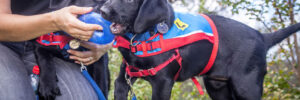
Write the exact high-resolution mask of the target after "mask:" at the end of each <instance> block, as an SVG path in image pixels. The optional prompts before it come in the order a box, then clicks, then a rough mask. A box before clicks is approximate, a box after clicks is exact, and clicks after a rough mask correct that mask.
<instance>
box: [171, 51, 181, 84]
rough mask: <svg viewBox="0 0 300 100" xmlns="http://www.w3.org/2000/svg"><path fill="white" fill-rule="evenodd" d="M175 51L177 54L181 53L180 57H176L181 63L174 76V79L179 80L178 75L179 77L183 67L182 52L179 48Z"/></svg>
mask: <svg viewBox="0 0 300 100" xmlns="http://www.w3.org/2000/svg"><path fill="white" fill-rule="evenodd" d="M175 51H176V53H177V55H179V57H178V58H177V59H176V61H177V62H178V64H179V70H178V71H177V73H176V74H175V76H174V78H173V79H174V80H177V79H178V77H179V73H180V71H181V69H182V57H181V56H180V53H179V50H178V49H176V50H175Z"/></svg>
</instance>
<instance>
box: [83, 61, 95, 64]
mask: <svg viewBox="0 0 300 100" xmlns="http://www.w3.org/2000/svg"><path fill="white" fill-rule="evenodd" d="M94 62H96V61H95V60H93V61H89V62H85V63H83V64H84V65H90V64H93V63H94Z"/></svg>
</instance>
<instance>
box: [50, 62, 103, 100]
mask: <svg viewBox="0 0 300 100" xmlns="http://www.w3.org/2000/svg"><path fill="white" fill-rule="evenodd" d="M54 63H55V64H54V66H55V67H56V70H57V78H58V83H57V84H58V87H59V88H60V91H61V94H62V95H61V96H58V97H57V98H56V99H57V100H73V99H74V98H76V100H97V99H98V98H97V94H96V93H95V91H94V89H93V87H92V86H91V85H90V83H89V82H88V81H87V80H86V79H85V78H84V77H83V75H82V74H81V72H80V66H79V65H77V64H75V63H69V62H66V61H63V60H61V59H57V58H54Z"/></svg>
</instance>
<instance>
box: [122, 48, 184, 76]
mask: <svg viewBox="0 0 300 100" xmlns="http://www.w3.org/2000/svg"><path fill="white" fill-rule="evenodd" d="M175 51H176V55H175V54H174V55H173V56H172V57H171V58H170V59H169V60H167V61H165V62H164V63H162V64H159V65H158V66H156V67H154V68H151V69H144V70H143V69H139V68H137V67H134V66H131V65H129V64H128V63H127V62H126V61H125V60H123V61H124V62H125V64H126V72H127V74H128V75H129V76H130V77H145V76H154V75H156V74H157V72H158V71H160V70H161V69H163V68H164V67H166V66H167V65H168V64H170V63H171V62H172V61H174V60H176V61H177V62H178V63H179V64H180V69H179V70H178V72H177V73H176V75H175V78H174V79H175V80H176V79H177V78H178V76H179V72H180V70H181V61H182V58H181V56H180V54H179V50H178V49H175ZM131 69H133V70H137V72H132V71H131Z"/></svg>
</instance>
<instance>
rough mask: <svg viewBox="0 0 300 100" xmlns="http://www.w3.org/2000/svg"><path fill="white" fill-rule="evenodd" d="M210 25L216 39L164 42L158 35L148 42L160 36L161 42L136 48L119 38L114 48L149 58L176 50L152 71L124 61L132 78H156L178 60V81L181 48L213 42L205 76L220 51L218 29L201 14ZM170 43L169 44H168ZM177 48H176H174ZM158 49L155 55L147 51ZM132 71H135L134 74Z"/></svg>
mask: <svg viewBox="0 0 300 100" xmlns="http://www.w3.org/2000/svg"><path fill="white" fill-rule="evenodd" d="M201 15H202V16H203V17H204V18H205V19H206V20H207V21H208V22H209V23H210V26H211V28H212V31H213V35H214V37H213V38H212V37H208V36H206V35H205V33H203V34H202V33H198V34H194V36H191V37H192V38H194V39H191V38H188V39H187V38H177V39H176V40H172V39H168V40H163V39H162V38H163V35H162V34H156V35H154V36H152V37H151V38H149V39H148V40H152V39H153V38H155V37H157V36H159V37H160V41H155V42H150V43H149V42H148V43H146V42H145V41H143V42H142V43H141V44H138V45H136V46H131V45H130V42H129V41H128V40H126V39H125V38H123V37H121V36H117V37H116V39H115V41H116V43H117V44H115V45H114V47H123V48H127V49H130V51H131V52H133V53H135V52H136V51H143V53H144V55H137V56H138V57H148V56H153V55H157V54H160V53H162V52H165V51H169V50H172V49H175V51H176V54H174V55H173V56H172V57H170V58H169V59H168V60H167V61H165V62H164V63H162V64H159V65H158V66H156V67H153V68H151V69H144V70H143V69H139V68H138V67H134V66H131V65H129V64H128V63H127V62H126V61H125V60H123V62H124V63H125V64H126V73H127V74H128V75H129V76H130V77H146V76H154V75H156V74H157V72H159V71H160V70H161V69H163V68H164V67H166V66H167V65H168V64H170V63H171V62H172V61H174V60H176V61H177V63H178V64H179V65H180V68H179V70H178V72H177V73H176V75H175V76H174V80H177V78H178V76H179V73H180V71H181V69H182V57H181V56H180V53H179V50H178V48H179V47H182V46H184V45H187V44H190V43H193V42H196V41H199V40H203V39H205V40H208V41H209V42H211V43H212V44H213V50H212V53H211V56H210V59H209V61H208V63H207V65H206V66H205V68H204V69H203V70H202V72H201V73H200V74H199V75H203V74H205V73H207V72H208V71H209V70H210V69H211V67H212V66H213V64H214V62H215V59H216V56H217V51H218V46H219V37H218V31H217V28H216V27H215V24H214V23H213V21H212V20H211V19H210V18H209V17H208V16H206V15H204V14H201ZM195 38H197V39H195ZM171 41H180V42H181V43H180V44H178V42H171ZM166 43H168V44H166ZM174 46H176V47H174ZM156 48H161V49H162V50H161V52H155V53H147V51H149V50H153V49H156ZM132 70H135V71H134V72H133V71H132ZM192 80H193V82H194V83H195V85H196V87H197V89H198V91H199V93H200V94H201V95H202V94H204V92H203V90H202V88H201V85H200V84H199V82H198V81H197V79H196V78H195V77H192Z"/></svg>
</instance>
